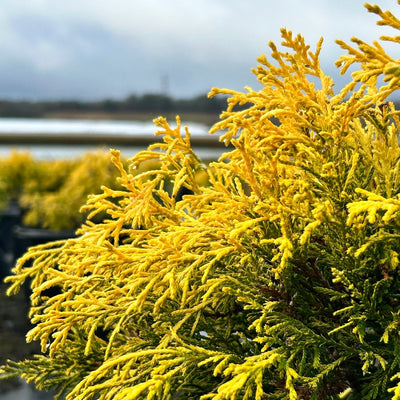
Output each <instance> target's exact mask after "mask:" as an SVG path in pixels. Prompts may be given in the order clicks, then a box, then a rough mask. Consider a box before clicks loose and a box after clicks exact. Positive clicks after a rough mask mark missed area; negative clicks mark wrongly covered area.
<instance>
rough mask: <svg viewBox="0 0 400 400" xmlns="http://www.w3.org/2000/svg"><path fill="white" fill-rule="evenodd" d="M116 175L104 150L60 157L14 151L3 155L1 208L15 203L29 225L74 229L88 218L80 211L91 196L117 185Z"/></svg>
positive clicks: (0, 161) (23, 219)
mask: <svg viewBox="0 0 400 400" xmlns="http://www.w3.org/2000/svg"><path fill="white" fill-rule="evenodd" d="M117 175H118V170H117V169H116V168H115V167H114V165H113V164H112V162H111V160H110V155H109V153H108V152H105V151H102V150H98V151H94V152H88V153H86V154H84V155H82V156H80V157H76V158H71V159H61V160H41V159H39V160H37V159H34V157H33V156H32V154H31V153H29V152H18V151H12V152H11V153H10V154H9V155H8V156H5V157H1V158H0V211H2V210H4V209H5V208H7V206H8V205H9V204H10V202H14V203H15V204H16V205H17V206H18V207H19V208H20V209H21V213H22V222H23V223H24V224H25V225H27V226H30V227H37V228H50V229H53V230H74V229H76V228H77V227H79V226H80V225H81V224H82V221H84V219H85V214H84V213H79V210H80V208H81V206H82V205H83V204H84V203H85V202H86V199H87V197H88V195H89V194H93V193H99V192H101V189H100V186H101V185H108V186H110V187H112V188H114V189H115V188H118V187H119V184H118V182H117V181H116V177H117Z"/></svg>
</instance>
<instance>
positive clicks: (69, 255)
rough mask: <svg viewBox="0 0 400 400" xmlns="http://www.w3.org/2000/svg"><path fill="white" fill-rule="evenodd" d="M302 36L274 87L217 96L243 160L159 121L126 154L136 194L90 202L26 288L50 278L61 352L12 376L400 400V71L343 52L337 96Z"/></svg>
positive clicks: (43, 256) (57, 382) (81, 394)
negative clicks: (212, 154)
mask: <svg viewBox="0 0 400 400" xmlns="http://www.w3.org/2000/svg"><path fill="white" fill-rule="evenodd" d="M367 8H368V9H369V11H372V12H374V13H376V14H378V15H379V16H380V17H381V19H380V21H379V24H382V25H389V26H392V27H393V28H395V29H400V21H399V20H398V19H397V18H395V17H394V16H393V15H392V14H391V13H390V12H382V11H381V10H380V9H379V8H378V7H377V6H368V5H367ZM282 38H283V42H282V45H283V46H284V47H285V48H286V49H284V50H283V51H281V50H279V49H278V48H277V47H276V46H275V44H273V43H270V48H271V51H272V53H271V58H270V59H267V57H265V56H261V57H260V58H259V60H258V61H259V63H260V65H259V66H258V68H257V69H256V70H255V71H254V72H255V74H256V75H257V78H258V80H259V82H260V83H261V84H262V86H263V87H262V89H261V90H259V91H254V90H252V89H250V88H248V89H247V91H246V92H245V93H240V92H236V91H232V90H225V89H224V90H217V89H215V90H213V91H212V92H211V96H212V95H214V94H216V93H224V94H227V95H229V96H230V98H229V100H228V108H227V110H226V111H225V112H223V114H222V116H221V121H220V122H219V123H218V124H216V125H215V126H214V127H213V129H212V132H217V131H219V130H223V131H224V134H223V136H222V137H221V140H222V141H224V142H225V143H226V144H231V145H232V146H233V150H232V151H229V152H227V153H226V154H224V155H223V156H222V157H221V158H220V159H219V160H218V161H217V162H214V163H212V164H210V165H209V166H205V165H203V164H202V162H201V160H199V159H198V157H197V156H196V154H195V153H194V152H193V150H192V148H191V146H190V134H189V131H188V129H186V128H185V129H184V130H183V132H182V131H181V127H180V126H179V123H178V126H177V128H176V129H171V128H170V127H169V125H168V123H167V122H166V120H165V119H162V118H160V119H158V120H157V121H156V124H157V125H158V126H159V127H160V128H161V131H160V132H158V133H160V134H162V135H163V141H160V143H158V144H155V145H151V146H150V147H149V149H148V150H147V151H144V152H141V153H139V154H138V155H136V156H135V157H133V158H132V159H131V160H130V162H129V166H128V167H124V166H123V165H122V163H121V162H120V160H119V153H118V152H117V151H113V152H112V157H113V160H114V163H115V165H116V166H117V167H118V168H119V171H120V175H121V176H120V178H119V182H120V184H121V188H120V189H118V190H116V189H112V188H109V187H103V192H102V193H101V194H98V195H93V196H92V197H91V198H90V199H89V201H88V203H87V205H86V206H85V210H86V211H87V212H88V213H89V215H88V220H87V221H86V223H85V224H84V225H83V226H82V227H81V228H80V229H79V230H78V237H76V238H74V239H69V240H67V241H64V242H61V243H60V242H58V243H49V244H46V245H42V246H38V247H35V248H32V249H31V250H30V251H29V252H28V253H27V254H26V255H24V256H23V257H22V258H21V259H20V260H19V261H18V263H17V265H16V267H15V269H14V272H15V275H14V276H11V277H9V278H8V279H7V280H8V282H10V284H11V286H10V289H9V293H10V294H12V293H14V292H16V291H18V289H19V287H20V285H21V284H22V283H23V282H24V281H25V280H27V279H30V280H31V287H32V290H33V294H32V296H31V303H32V305H31V313H30V317H31V320H32V323H33V324H34V328H33V329H32V330H31V331H30V332H29V333H28V336H27V338H28V340H29V341H31V340H39V341H40V342H41V345H42V352H43V354H42V355H38V356H37V357H36V358H34V359H33V360H27V361H23V362H18V363H16V362H12V361H10V362H9V363H8V365H7V366H5V367H4V369H3V373H4V374H8V376H12V375H19V376H22V377H24V378H25V379H27V380H29V381H34V382H35V383H36V384H37V386H38V387H40V388H57V389H58V390H59V391H60V393H62V392H65V393H66V394H67V399H69V400H84V399H85V400H86V399H102V400H111V399H115V400H122V399H124V400H128V399H147V400H150V399H202V400H206V399H213V400H227V399H230V400H234V399H238V400H239V399H240V400H242V399H256V400H263V399H289V400H295V399H314V400H318V399H363V400H367V399H392V400H398V399H400V383H399V382H400V335H399V326H400V292H399V287H400V277H399V272H398V271H399V252H400V241H399V238H400V146H399V128H400V120H399V116H398V115H399V112H398V111H396V110H395V108H394V106H393V104H392V103H390V102H386V101H387V98H388V96H389V95H390V94H392V93H394V92H395V91H396V90H398V89H399V88H400V62H399V61H398V60H395V59H393V58H391V57H390V56H389V55H388V54H386V53H385V51H384V49H383V47H381V45H380V44H379V43H378V42H374V43H373V44H372V45H370V44H367V43H365V42H363V41H361V40H359V39H354V43H355V46H354V47H352V46H351V45H348V44H346V43H343V42H341V41H339V44H340V45H341V47H342V48H343V49H344V50H346V55H344V56H342V57H341V58H340V59H339V61H338V66H339V67H340V68H341V69H342V72H345V71H346V70H347V69H348V67H349V66H351V65H353V64H359V67H360V68H359V71H357V72H354V73H353V81H352V82H351V83H350V84H349V85H348V86H346V87H345V88H344V89H343V90H342V91H341V92H340V93H337V94H335V93H334V91H333V81H332V79H331V78H330V77H328V76H326V75H325V74H324V73H323V71H322V70H321V68H320V64H319V60H318V57H319V52H320V49H321V42H319V43H318V45H317V49H316V50H315V52H313V51H311V50H310V48H309V46H307V45H306V44H305V41H304V39H303V37H302V36H300V35H298V36H293V35H292V33H291V32H289V31H287V30H284V29H283V30H282ZM383 39H384V40H389V41H393V42H396V43H399V42H400V39H399V36H397V37H384V38H383ZM382 78H383V80H382ZM378 82H383V83H382V84H380V85H378ZM244 104H247V106H246V108H244V109H243V108H240V110H238V109H237V106H238V105H239V106H240V105H244ZM178 122H179V120H178ZM155 158H157V159H158V160H159V162H160V164H159V166H158V168H157V169H155V170H153V171H148V172H144V173H141V174H135V170H136V168H138V167H139V166H140V165H141V163H143V162H146V160H150V159H155ZM200 171H202V173H203V174H206V177H207V181H208V182H207V184H202V183H199V180H198V179H196V176H198V173H199V172H200ZM167 186H169V190H167ZM181 187H185V188H187V189H188V190H190V191H191V193H192V194H187V195H185V196H183V198H182V200H181V201H177V194H178V191H179V189H180V188H181ZM100 212H102V213H106V214H107V218H106V219H104V220H102V221H101V222H100V223H94V222H93V221H92V219H93V218H95V216H96V215H97V214H98V213H100ZM49 288H58V294H56V295H53V296H49V295H48V289H49Z"/></svg>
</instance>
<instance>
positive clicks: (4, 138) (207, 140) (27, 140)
mask: <svg viewBox="0 0 400 400" xmlns="http://www.w3.org/2000/svg"><path fill="white" fill-rule="evenodd" d="M161 140H162V137H161V136H151V135H135V136H128V135H102V134H100V135H98V134H87V133H82V134H72V135H68V134H60V133H57V134H53V133H44V134H40V135H34V134H31V133H18V134H6V135H5V134H0V144H10V145H12V144H26V145H38V144H50V145H51V144H76V145H80V144H81V145H84V144H97V145H125V146H136V145H149V144H152V143H156V142H159V141H161ZM190 142H191V144H192V145H194V146H204V147H217V146H221V145H222V144H221V143H220V142H219V141H218V136H217V135H208V136H206V135H204V136H194V135H192V136H191V137H190Z"/></svg>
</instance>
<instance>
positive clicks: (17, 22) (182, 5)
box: [0, 0, 400, 99]
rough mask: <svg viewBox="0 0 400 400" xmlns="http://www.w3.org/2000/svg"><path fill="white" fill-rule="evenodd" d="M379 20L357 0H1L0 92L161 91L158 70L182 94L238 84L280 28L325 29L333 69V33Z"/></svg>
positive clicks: (312, 32)
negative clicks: (300, 0)
mask: <svg viewBox="0 0 400 400" xmlns="http://www.w3.org/2000/svg"><path fill="white" fill-rule="evenodd" d="M378 3H379V5H381V7H382V8H391V9H392V11H394V12H396V11H400V7H399V6H398V5H396V4H394V3H395V2H394V1H393V0H383V1H379V2H378ZM399 14H400V13H399ZM375 22H376V17H375V16H374V15H371V14H368V13H367V12H366V10H365V9H364V7H363V0H354V1H351V2H349V1H348V0H336V1H334V2H333V1H330V0H304V1H302V2H299V1H296V0H281V1H279V2H276V1H272V0H271V1H269V0H252V1H249V2H243V1H239V0H231V1H229V2H227V1H226V0H201V1H197V2H190V1H184V0H169V1H162V0H135V1H126V0H114V1H112V2H110V1H108V0H107V1H106V0H70V1H66V0H51V1H50V0H20V1H18V2H15V1H14V0H3V1H2V4H1V8H0V52H1V54H2V56H1V58H0V97H1V98H5V97H13V98H28V99H46V98H47V99H49V98H84V99H95V98H106V97H116V98H121V97H123V96H127V95H129V94H130V93H143V92H158V91H160V88H161V79H162V77H163V76H168V77H169V87H170V94H171V95H174V96H179V97H189V96H192V95H195V94H199V93H204V92H207V91H208V90H209V89H211V87H213V86H218V87H230V88H234V89H242V88H243V87H244V86H246V85H250V86H253V85H255V78H254V77H253V76H252V74H251V72H250V69H251V68H252V67H255V66H256V64H257V62H256V57H257V56H259V55H260V54H261V53H266V54H267V56H268V53H269V52H268V48H267V44H268V42H269V41H270V40H273V41H275V42H276V43H279V42H280V33H279V31H280V28H281V27H287V28H289V29H291V30H293V31H294V32H296V33H297V32H301V33H302V34H303V35H304V36H305V37H306V40H307V41H308V42H309V43H310V44H312V45H315V43H316V42H317V40H318V39H319V37H320V36H324V37H325V42H324V48H323V51H322V64H323V66H324V68H325V69H326V70H327V72H329V73H331V74H336V75H337V72H335V70H334V67H333V63H334V61H335V60H336V59H337V58H338V56H339V54H341V50H340V49H339V47H338V46H337V45H336V44H334V39H335V38H342V39H344V40H347V41H348V40H349V39H350V37H351V36H353V35H355V36H359V37H360V38H361V39H364V40H367V41H372V40H374V39H377V38H378V36H379V35H380V34H382V33H387V30H384V28H376V26H375ZM390 33H393V32H390ZM395 51H397V50H396V49H395Z"/></svg>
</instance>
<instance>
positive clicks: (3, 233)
mask: <svg viewBox="0 0 400 400" xmlns="http://www.w3.org/2000/svg"><path fill="white" fill-rule="evenodd" d="M20 222H21V209H20V207H19V206H18V203H17V202H14V201H11V202H10V203H9V205H8V207H7V208H6V209H5V210H3V211H2V212H1V214H0V279H1V280H3V279H4V278H5V277H6V276H7V275H9V273H10V270H11V267H12V265H13V262H14V259H15V256H14V249H15V243H14V235H13V232H14V228H15V226H17V225H18V224H19V223H20Z"/></svg>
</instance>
